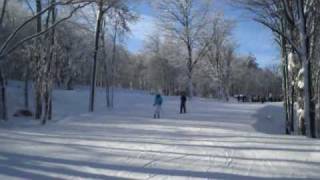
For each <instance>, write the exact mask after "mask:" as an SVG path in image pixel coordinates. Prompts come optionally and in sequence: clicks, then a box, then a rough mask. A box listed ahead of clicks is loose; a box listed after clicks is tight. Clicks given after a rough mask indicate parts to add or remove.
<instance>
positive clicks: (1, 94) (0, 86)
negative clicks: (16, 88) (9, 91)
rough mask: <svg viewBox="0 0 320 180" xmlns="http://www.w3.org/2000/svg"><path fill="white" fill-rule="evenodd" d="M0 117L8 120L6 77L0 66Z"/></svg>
mask: <svg viewBox="0 0 320 180" xmlns="http://www.w3.org/2000/svg"><path fill="white" fill-rule="evenodd" d="M0 118H1V119H3V120H7V118H8V117H7V101H6V85H5V79H4V76H3V73H2V69H1V67H0Z"/></svg>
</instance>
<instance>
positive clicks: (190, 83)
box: [187, 44, 193, 99]
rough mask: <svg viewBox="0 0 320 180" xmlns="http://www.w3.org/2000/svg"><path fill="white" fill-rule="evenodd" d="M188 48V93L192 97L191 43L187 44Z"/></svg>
mask: <svg viewBox="0 0 320 180" xmlns="http://www.w3.org/2000/svg"><path fill="white" fill-rule="evenodd" d="M187 48H188V95H189V98H190V99H191V98H192V97H193V84H192V48H191V45H190V44H188V45H187Z"/></svg>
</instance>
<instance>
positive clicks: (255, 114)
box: [0, 87, 320, 179]
mask: <svg viewBox="0 0 320 180" xmlns="http://www.w3.org/2000/svg"><path fill="white" fill-rule="evenodd" d="M20 91H21V89H18V88H16V87H15V88H12V87H11V88H10V92H9V101H10V104H9V105H10V107H11V109H10V114H11V115H12V113H13V111H14V110H15V109H16V108H18V107H19V106H21V104H22V98H21V97H22V92H20ZM19 93H20V94H21V96H18V95H17V94H19ZM96 99H97V105H96V111H95V112H94V113H87V112H88V111H87V110H88V90H86V89H85V88H81V89H77V90H74V91H63V90H56V91H55V92H54V117H55V118H54V120H52V121H51V122H49V123H48V124H47V125H45V126H41V125H39V122H37V121H34V120H31V119H25V118H11V120H10V121H9V122H6V123H4V122H1V123H0V179H198V178H199V179H269V178H276V179H295V178H308V179H319V178H320V141H319V140H312V139H308V138H305V137H299V136H286V135H283V132H284V122H283V117H282V108H281V104H280V103H278V104H271V103H266V104H238V103H223V102H218V101H214V100H206V99H200V98H194V99H193V100H192V102H191V103H190V102H189V104H188V107H187V108H188V109H187V110H189V113H188V114H185V115H180V114H178V105H179V98H178V97H164V105H163V111H162V118H161V119H153V118H152V113H153V107H152V103H153V96H151V95H149V94H147V93H144V92H139V91H125V90H122V91H117V93H116V97H115V108H114V110H107V109H106V108H105V103H104V100H105V96H104V94H103V90H100V91H99V92H98V94H97V98H96Z"/></svg>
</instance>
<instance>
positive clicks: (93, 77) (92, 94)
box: [89, 1, 103, 112]
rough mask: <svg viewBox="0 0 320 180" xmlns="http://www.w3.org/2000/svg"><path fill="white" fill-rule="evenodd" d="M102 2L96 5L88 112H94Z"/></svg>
mask: <svg viewBox="0 0 320 180" xmlns="http://www.w3.org/2000/svg"><path fill="white" fill-rule="evenodd" d="M102 3H103V2H102V1H100V4H99V5H98V7H99V10H98V16H97V22H96V33H95V47H94V54H93V65H92V74H91V91H90V99H89V112H93V111H94V100H95V87H96V76H97V72H96V71H97V56H98V51H99V39H100V31H101V22H102V18H103V11H102V7H103V4H102Z"/></svg>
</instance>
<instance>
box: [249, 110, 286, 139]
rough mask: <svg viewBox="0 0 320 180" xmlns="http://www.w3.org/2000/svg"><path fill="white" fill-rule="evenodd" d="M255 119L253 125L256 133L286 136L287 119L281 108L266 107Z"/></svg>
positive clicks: (259, 111)
mask: <svg viewBox="0 0 320 180" xmlns="http://www.w3.org/2000/svg"><path fill="white" fill-rule="evenodd" d="M253 117H254V118H256V119H257V121H256V122H255V123H254V124H253V127H254V128H255V129H256V131H258V132H262V133H265V134H277V135H279V134H285V118H284V112H283V108H282V107H281V106H279V105H267V106H264V107H262V108H261V109H259V110H258V111H257V113H256V114H254V115H253Z"/></svg>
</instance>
